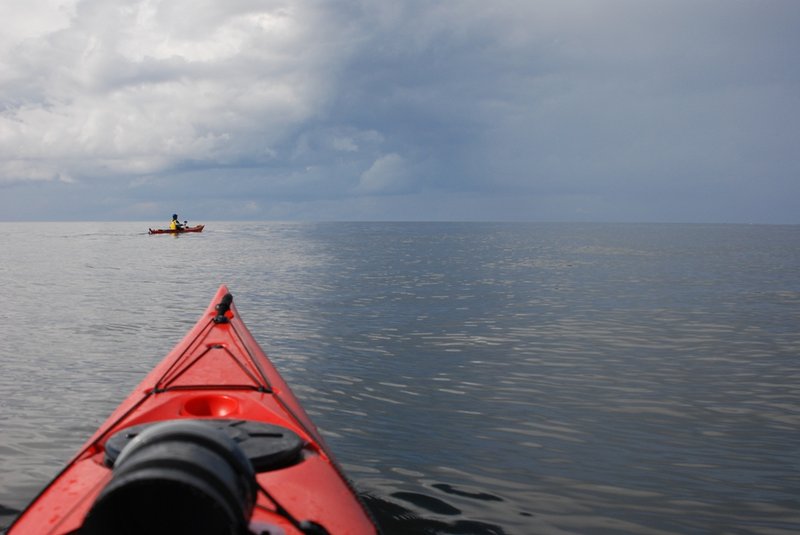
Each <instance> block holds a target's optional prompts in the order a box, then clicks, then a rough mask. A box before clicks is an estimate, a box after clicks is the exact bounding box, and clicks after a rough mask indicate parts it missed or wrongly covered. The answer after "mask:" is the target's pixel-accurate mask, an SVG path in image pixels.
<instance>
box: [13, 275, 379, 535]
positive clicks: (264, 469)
mask: <svg viewBox="0 0 800 535" xmlns="http://www.w3.org/2000/svg"><path fill="white" fill-rule="evenodd" d="M376 531H377V527H376V525H375V523H374V522H373V521H372V519H371V517H370V515H369V514H368V513H367V511H366V510H365V509H364V507H363V506H362V504H361V502H360V501H359V499H358V496H357V495H356V493H355V492H354V490H353V488H352V487H351V486H350V485H349V483H348V482H347V480H346V478H345V477H344V476H343V475H342V473H341V471H340V470H339V468H338V466H337V465H336V463H335V462H334V460H333V458H332V455H331V453H330V452H329V450H328V448H327V446H326V445H325V442H324V440H323V438H322V436H321V435H320V433H319V431H318V430H317V428H316V427H315V426H314V424H313V423H312V421H311V419H310V418H309V417H308V415H307V414H306V412H305V411H304V410H303V408H302V407H301V406H300V403H299V402H298V400H297V398H295V396H294V395H293V394H292V392H291V390H290V389H289V387H288V385H287V384H286V383H285V382H284V381H283V379H282V378H281V376H280V375H279V374H278V371H277V370H276V369H275V367H274V366H273V365H272V363H271V362H270V361H269V360H268V359H267V357H266V355H265V354H264V352H263V351H262V350H261V348H260V347H259V346H258V344H257V343H256V341H255V339H254V338H253V336H252V335H251V334H250V332H249V331H248V330H247V327H245V324H244V323H243V322H242V319H241V318H240V316H239V314H238V311H237V310H236V307H235V306H234V305H233V298H232V297H231V295H230V293H228V289H227V288H226V287H225V286H221V287H220V288H219V290H218V291H217V294H216V295H215V297H214V299H213V301H212V302H211V304H210V305H209V307H208V308H207V309H206V311H205V312H204V313H203V315H202V317H201V318H200V320H199V321H198V322H197V324H196V325H195V326H194V327H193V328H192V329H191V330H190V331H189V333H188V334H187V335H186V337H185V338H184V339H183V340H182V341H181V342H180V343H179V344H178V345H177V346H176V347H175V348H174V349H173V350H172V351H171V352H170V353H169V354H168V355H167V356H166V358H165V359H164V360H163V361H162V362H161V363H160V364H158V365H156V367H155V368H154V369H153V370H152V371H151V372H150V373H149V374H148V375H147V377H146V378H145V379H144V380H143V381H142V382H141V384H139V386H137V387H136V389H135V390H134V391H133V392H132V393H131V394H130V396H128V398H127V399H125V401H123V402H122V404H121V405H120V406H119V407H118V408H117V409H116V410H115V411H114V412H113V413H112V414H111V416H110V417H109V418H108V420H106V422H105V423H103V425H102V426H100V428H99V429H98V430H97V431H96V432H95V434H94V435H93V436H92V437H91V438H90V439H89V440H88V441H87V442H86V444H84V446H83V447H82V448H81V449H80V451H79V453H78V454H77V455H76V456H75V457H74V458H73V459H72V461H70V463H69V464H68V465H67V466H66V467H65V468H64V470H63V471H62V472H61V473H60V474H59V475H58V476H57V477H56V478H55V479H54V480H53V481H52V482H51V483H50V484H49V485H48V486H47V487H46V488H45V489H44V490H43V491H42V492H41V493H40V494H39V496H38V497H36V498H35V499H34V500H33V502H32V503H31V504H30V505H29V506H28V507H27V508H26V509H25V511H23V512H22V514H21V515H20V516H19V517H18V518H17V519H16V521H15V522H14V523H13V524H12V525H11V527H10V528H9V529H8V535H23V534H24V535H31V534H49V535H67V534H78V533H80V534H100V533H115V534H122V535H124V534H128V533H130V534H134V533H135V534H137V535H143V534H145V533H147V534H177V533H181V534H182V533H186V534H188V533H192V534H200V533H203V534H220V535H221V534H226V535H244V534H256V535H264V534H278V533H282V534H287V535H291V534H298V533H307V534H310V533H314V534H324V533H330V534H337V533H349V534H360V533H376Z"/></svg>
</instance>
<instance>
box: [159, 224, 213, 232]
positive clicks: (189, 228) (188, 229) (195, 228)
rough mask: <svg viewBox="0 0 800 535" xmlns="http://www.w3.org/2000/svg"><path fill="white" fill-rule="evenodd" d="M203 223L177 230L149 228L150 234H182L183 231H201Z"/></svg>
mask: <svg viewBox="0 0 800 535" xmlns="http://www.w3.org/2000/svg"><path fill="white" fill-rule="evenodd" d="M204 227H205V225H197V226H194V227H184V228H182V229H179V230H172V229H168V228H151V229H149V230H150V232H149V233H150V234H183V233H184V232H203V228H204Z"/></svg>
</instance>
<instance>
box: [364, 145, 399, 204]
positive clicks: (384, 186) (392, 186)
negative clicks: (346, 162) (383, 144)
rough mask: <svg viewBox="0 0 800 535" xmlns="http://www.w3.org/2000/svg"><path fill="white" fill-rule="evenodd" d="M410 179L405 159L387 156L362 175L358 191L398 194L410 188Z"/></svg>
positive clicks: (382, 157)
mask: <svg viewBox="0 0 800 535" xmlns="http://www.w3.org/2000/svg"><path fill="white" fill-rule="evenodd" d="M410 178H411V177H410V173H409V169H408V164H407V162H406V161H405V160H404V159H403V157H402V156H400V155H399V154H395V153H392V154H386V155H384V156H381V157H380V158H378V159H377V160H375V162H374V163H373V164H372V165H371V166H370V168H369V169H367V170H366V171H364V172H363V173H362V174H361V178H360V180H359V183H358V187H357V190H358V191H360V192H363V193H370V194H376V193H379V194H385V193H398V192H401V191H404V190H405V189H406V188H407V187H408V185H409V181H410Z"/></svg>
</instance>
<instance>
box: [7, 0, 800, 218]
mask: <svg viewBox="0 0 800 535" xmlns="http://www.w3.org/2000/svg"><path fill="white" fill-rule="evenodd" d="M0 17H2V20H6V21H11V20H13V21H14V22H15V24H14V25H13V27H12V26H11V25H9V28H7V29H6V30H4V32H2V33H1V34H0V54H1V55H2V57H1V58H0V188H3V191H4V194H5V193H7V194H6V195H4V196H0V197H3V198H2V199H0V208H2V209H3V211H4V213H6V214H12V215H11V216H9V217H14V216H13V214H14V213H18V212H15V209H14V206H15V205H19V204H20V202H19V201H20V200H21V199H25V200H26V201H30V200H31V199H32V198H33V197H34V196H40V197H41V199H39V201H38V202H40V204H41V205H42V206H48V205H49V206H52V207H53V210H54V211H55V210H63V214H64V215H63V217H67V218H69V217H83V215H80V216H75V215H70V214H71V212H69V210H70V209H69V208H63V207H61V205H60V204H59V201H60V199H62V198H64V193H65V192H73V194H74V196H73V197H71V198H76V199H77V198H81V199H85V201H82V204H80V207H78V206H77V205H76V207H75V208H73V209H72V210H74V211H75V212H76V213H77V210H78V209H79V208H80V210H83V211H84V212H86V211H88V212H91V210H92V204H91V203H92V199H93V197H92V195H93V194H92V192H97V196H98V197H97V198H98V199H99V198H100V195H102V198H103V199H106V200H108V199H116V201H115V202H116V203H117V204H116V205H115V204H114V203H108V202H105V203H104V204H103V205H104V206H108V207H109V208H107V210H108V211H107V212H103V214H102V217H104V218H113V217H114V210H115V209H116V210H117V213H118V214H126V217H127V214H130V213H134V211H135V210H136V209H137V207H139V208H140V209H141V210H143V212H142V213H143V214H144V210H145V208H144V207H147V210H152V209H154V206H165V207H166V206H171V205H174V204H176V203H179V202H181V201H182V202H185V203H193V206H195V207H196V209H197V210H204V209H207V207H208V206H211V205H213V206H222V204H219V203H217V204H215V199H220V198H225V199H226V204H225V206H229V207H231V208H230V210H231V211H232V215H231V217H237V216H238V214H243V213H245V212H243V211H242V210H241V209H240V207H241V206H245V203H247V202H253V203H255V204H253V205H250V206H251V210H250V211H246V212H247V214H250V215H249V216H248V217H250V216H252V217H258V216H269V215H270V214H276V213H280V214H281V217H287V214H289V213H290V212H291V211H292V210H294V213H296V214H297V216H298V217H303V215H304V214H309V213H311V214H313V213H320V212H315V209H314V208H312V206H315V207H319V206H322V205H324V206H325V211H324V213H326V214H332V213H333V212H334V211H335V207H336V206H337V205H338V206H342V210H343V211H344V213H352V210H353V209H354V208H355V207H360V208H363V210H361V211H360V212H359V213H364V214H371V213H378V214H380V213H381V210H380V209H377V208H376V210H375V212H372V211H371V210H372V207H375V206H377V204H374V203H380V202H381V201H380V199H379V197H381V196H384V195H386V196H390V197H394V198H395V199H399V197H400V196H409V197H408V198H409V199H410V198H411V196H416V202H412V201H411V200H409V201H408V202H407V203H397V204H395V205H394V206H395V208H397V209H399V207H400V206H402V207H403V210H406V211H407V217H408V218H411V219H414V218H431V214H429V213H424V211H425V210H429V209H431V208H430V207H432V206H436V207H437V208H436V209H437V210H438V211H439V212H437V213H445V212H446V208H445V207H444V206H443V204H442V203H445V204H446V203H448V202H450V203H453V206H452V211H451V213H453V214H457V213H460V211H461V210H462V209H463V211H465V212H469V213H473V214H475V216H476V217H479V218H496V217H498V216H503V218H506V217H510V214H509V213H507V212H506V211H503V210H498V208H497V207H498V206H500V204H502V203H503V202H506V200H507V199H516V201H515V202H514V203H513V206H514V207H515V208H514V209H513V210H514V213H515V214H517V215H518V217H519V218H528V217H530V213H531V212H532V211H533V207H534V206H535V207H536V212H537V213H540V214H541V213H547V214H556V215H558V214H559V213H562V214H580V217H583V218H587V219H591V218H595V219H609V218H611V219H615V218H619V217H623V216H624V214H627V216H625V217H630V218H641V217H644V216H646V215H647V214H648V209H647V207H648V206H649V207H650V208H651V211H652V213H654V214H655V213H658V214H659V215H658V218H660V219H664V218H666V219H669V213H670V210H669V203H667V202H666V201H664V202H659V203H656V202H654V201H652V199H651V200H650V201H648V200H647V199H648V196H649V197H650V198H652V197H653V192H658V193H659V195H660V196H661V197H660V198H661V199H662V200H663V199H672V201H671V202H672V205H673V209H674V212H673V213H674V214H675V217H679V218H681V219H687V218H691V217H695V218H702V217H711V218H713V219H714V220H728V219H731V218H733V219H735V218H738V217H740V214H742V206H746V205H747V199H748V198H751V199H752V198H761V199H763V200H762V202H761V203H760V205H759V206H758V207H756V206H754V207H753V209H752V212H753V214H752V215H750V216H748V218H749V219H751V220H752V219H753V218H755V219H758V218H766V219H770V220H771V219H774V218H775V217H780V218H781V219H782V220H786V219H789V220H796V219H797V216H796V215H795V214H796V210H794V211H793V210H789V209H782V212H781V214H782V215H780V216H776V213H775V211H774V210H768V209H765V208H764V206H768V205H769V203H770V202H773V203H776V205H780V206H783V204H780V201H781V200H782V199H785V198H787V197H789V196H791V195H793V194H795V193H799V192H798V185H797V184H798V181H797V179H796V176H797V173H798V171H800V168H799V167H800V166H799V165H798V163H797V159H796V157H795V156H794V153H795V152H796V150H795V147H794V144H795V143H794V140H796V138H797V127H796V125H797V124H800V96H799V95H800V91H798V90H797V89H798V84H799V83H800V63H798V62H797V61H795V60H794V57H793V51H794V50H796V49H798V46H800V34H798V32H796V28H797V27H798V24H800V4H798V3H794V2H783V3H781V2H775V3H769V4H766V5H765V4H762V3H759V2H755V1H753V2H750V1H744V2H737V3H733V4H732V3H730V2H725V1H724V0H712V1H710V2H702V3H698V2H694V1H689V0H652V1H650V2H646V3H643V2H641V1H639V0H611V1H608V2H602V3H598V2H595V1H591V0H541V1H537V2H517V1H512V0H497V1H495V2H484V1H478V0H464V1H461V2H439V3H430V2H421V1H419V0H399V1H396V2H389V3H387V2H371V1H366V0H342V1H340V2H336V3H324V2H316V1H312V0H270V1H267V2H265V1H262V0H232V1H230V2H213V1H210V0H200V1H189V0H170V1H167V0H138V1H137V0H134V1H129V0H124V1H123V0H63V1H59V0H37V1H32V2H25V3H22V4H20V3H13V2H6V3H4V4H3V5H2V6H0ZM732 190H737V191H742V192H746V193H742V195H743V196H742V197H730V196H729V195H728V192H730V191H732ZM12 192H13V197H12ZM77 192H80V194H78V193H77ZM698 192H704V195H705V197H706V198H709V199H712V200H711V201H708V202H707V203H706V204H705V205H703V204H702V203H697V202H696V201H695V200H694V199H695V198H696V197H697V196H698ZM48 195H49V196H51V200H50V201H47V196H48ZM148 195H149V196H150V197H149V198H148V197H147V196H148ZM203 195H205V197H202V196H203ZM434 197H435V198H436V199H437V202H435V203H432V202H429V200H430V199H431V198H434ZM448 199H450V200H449V201H448ZM521 199H526V202H527V205H528V206H529V207H530V208H531V209H530V210H526V209H525V207H524V206H525V205H524V204H523V203H522V202H521ZM770 200H771V201H770ZM148 203H149V204H148ZM362 203H364V204H362ZM370 203H373V204H370ZM548 203H549V205H548ZM100 204H101V203H100V202H98V203H97V205H98V206H100ZM480 205H483V206H485V207H486V209H485V212H481V211H480V210H478V209H475V206H480ZM115 206H116V208H115ZM415 206H416V207H420V208H419V211H415V208H414V207H415ZM548 206H549V208H548ZM253 207H255V208H253ZM426 207H427V208H426ZM464 207H470V208H469V209H467V208H464ZM360 208H359V209H360ZM98 209H99V208H98ZM104 209H105V208H104ZM181 210H182V211H185V210H183V209H181ZM393 210H394V209H393ZM167 211H169V212H170V213H171V212H172V211H173V209H171V208H168V209H167ZM81 213H83V212H81ZM393 213H395V212H394V211H393ZM643 214H644V216H643ZM692 214H694V215H692ZM704 214H705V215H704ZM97 217H101V215H100V213H99V212H98V213H97ZM219 217H220V218H225V214H224V213H220V214H219ZM331 217H333V215H332V216H331ZM565 217H568V216H566V215H565ZM569 217H573V216H572V215H569Z"/></svg>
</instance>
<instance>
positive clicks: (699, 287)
mask: <svg viewBox="0 0 800 535" xmlns="http://www.w3.org/2000/svg"><path fill="white" fill-rule="evenodd" d="M198 222H199V221H198ZM148 226H155V224H154V223H152V222H150V223H147V222H145V223H111V224H105V225H98V224H95V223H67V224H44V223H37V224H17V223H2V224H0V255H2V256H1V257H0V259H1V261H0V295H3V296H4V300H3V304H2V306H1V307H0V320H2V325H3V327H2V344H1V345H0V514H4V515H5V516H4V517H0V525H4V524H7V523H8V521H9V516H11V515H13V513H14V510H17V509H19V508H22V507H24V505H25V504H26V503H27V502H28V501H29V500H30V499H31V498H32V497H33V496H34V495H35V494H36V493H37V491H38V490H39V489H40V488H41V487H42V486H43V485H44V484H45V483H47V482H48V481H49V480H50V478H52V477H53V476H54V475H55V474H56V473H57V472H58V470H59V469H60V467H61V466H62V465H63V463H64V462H66V461H67V460H68V459H69V458H70V457H71V456H72V454H73V453H74V452H75V451H76V449H77V448H78V447H79V446H80V445H81V444H82V442H83V441H84V440H85V439H86V438H87V436H88V435H89V434H90V433H91V432H92V431H93V430H94V429H95V428H96V427H97V426H98V425H99V424H100V423H102V421H103V420H104V419H105V418H106V416H107V415H108V414H109V413H110V412H111V410H112V409H113V408H114V407H115V406H116V405H117V404H118V403H119V402H120V401H121V400H122V398H124V397H125V396H126V395H127V393H128V392H129V391H130V389H132V388H133V387H134V386H135V385H136V384H137V383H138V382H139V380H140V379H141V378H142V377H143V375H144V374H145V373H146V372H147V371H148V370H149V369H150V368H151V367H152V366H153V365H154V364H155V363H157V362H158V361H160V360H161V358H162V357H163V356H164V355H165V354H166V353H167V351H169V350H170V349H171V347H172V346H173V345H174V344H175V343H176V342H177V341H178V340H179V339H180V338H181V337H182V336H183V335H184V334H185V332H186V330H187V329H188V328H189V327H190V326H191V325H193V324H194V322H195V321H196V320H197V318H198V316H199V314H200V313H201V312H202V310H203V309H204V307H205V306H206V305H207V304H208V302H209V301H210V299H211V297H212V296H213V293H214V291H215V290H216V288H217V287H218V285H219V284H221V283H226V284H228V285H229V287H230V289H231V291H232V292H233V294H234V298H235V300H236V302H237V305H238V307H239V310H240V312H241V313H242V316H243V318H244V320H245V322H246V323H247V324H248V326H249V327H250V329H251V331H252V332H253V334H254V335H255V336H256V338H257V339H258V340H259V341H260V343H261V344H262V346H263V347H264V349H265V350H266V351H267V353H269V354H270V356H271V358H272V359H273V361H274V362H275V364H276V365H277V366H278V368H279V369H280V370H281V372H282V374H283V375H284V377H285V378H286V380H287V381H288V382H289V384H291V385H292V387H293V389H294V390H295V392H296V394H297V395H298V396H299V397H300V398H301V399H302V400H303V401H304V403H305V406H306V408H307V409H308V411H309V413H310V414H311V416H312V418H314V420H315V422H316V423H317V425H318V426H319V427H320V429H321V430H322V431H323V433H324V434H325V435H326V437H327V438H328V440H329V442H330V445H331V446H332V448H333V449H334V452H335V453H336V454H337V457H338V458H339V461H340V462H341V463H342V465H343V466H344V468H345V471H346V472H347V473H348V475H349V476H350V477H351V479H352V480H353V482H354V483H355V485H356V487H357V488H358V489H359V491H360V492H361V493H363V494H364V495H365V497H366V499H367V501H368V503H369V504H370V506H371V507H372V508H373V509H374V511H375V513H376V515H377V516H378V518H379V519H380V520H381V522H382V524H383V526H384V529H385V531H386V532H387V533H492V534H495V533H510V534H528V533H633V534H656V533H763V534H770V535H774V534H782V533H786V534H788V533H796V532H798V531H800V453H798V452H800V328H799V326H800V227H799V226H785V227H783V226H738V225H716V226H715V225H708V226H706V225H610V224H609V225H584V224H552V225H551V224H478V223H475V224H464V223H452V224H447V223H430V224H423V223H418V224H412V223H330V224H300V223H283V224H282V223H241V224H236V223H207V227H206V228H207V230H206V231H205V232H204V233H203V234H199V235H184V236H178V237H175V236H148V235H147V234H146V233H145V232H146V230H147V227H148Z"/></svg>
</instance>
